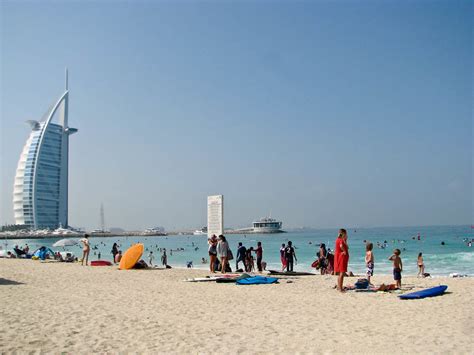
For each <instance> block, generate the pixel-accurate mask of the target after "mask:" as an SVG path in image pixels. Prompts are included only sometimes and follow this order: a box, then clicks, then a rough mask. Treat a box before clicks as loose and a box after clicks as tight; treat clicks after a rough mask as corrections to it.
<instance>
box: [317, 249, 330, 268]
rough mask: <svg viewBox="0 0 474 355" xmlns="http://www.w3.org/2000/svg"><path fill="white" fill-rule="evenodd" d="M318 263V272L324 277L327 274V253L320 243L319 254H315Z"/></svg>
mask: <svg viewBox="0 0 474 355" xmlns="http://www.w3.org/2000/svg"><path fill="white" fill-rule="evenodd" d="M317 256H318V262H319V271H320V272H321V275H325V274H326V273H327V268H328V264H329V260H328V251H327V250H326V244H324V243H321V245H320V246H319V252H318V253H317Z"/></svg>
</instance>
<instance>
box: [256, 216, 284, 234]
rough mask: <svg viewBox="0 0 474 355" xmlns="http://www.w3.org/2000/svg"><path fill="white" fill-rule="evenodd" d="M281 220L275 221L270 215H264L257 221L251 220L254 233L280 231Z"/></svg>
mask: <svg viewBox="0 0 474 355" xmlns="http://www.w3.org/2000/svg"><path fill="white" fill-rule="evenodd" d="M282 225H283V222H281V221H277V220H276V219H274V218H271V217H264V218H261V219H260V220H258V221H255V222H253V232H254V233H281V232H283V231H282V230H281V226H282Z"/></svg>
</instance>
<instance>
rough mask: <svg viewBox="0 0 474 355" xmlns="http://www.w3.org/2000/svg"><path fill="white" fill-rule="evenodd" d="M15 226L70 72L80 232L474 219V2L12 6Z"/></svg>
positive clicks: (9, 120) (72, 206) (4, 204)
mask: <svg viewBox="0 0 474 355" xmlns="http://www.w3.org/2000/svg"><path fill="white" fill-rule="evenodd" d="M0 10H1V37H0V39H1V80H0V85H1V87H0V92H1V94H0V95H1V96H0V99H1V102H0V103H1V111H0V112H1V120H0V159H1V161H0V179H1V180H0V184H1V189H0V224H2V225H3V224H5V223H14V218H13V207H12V190H13V180H14V176H15V170H16V165H17V162H18V158H19V156H20V153H21V151H22V148H23V145H24V144H25V142H26V139H27V137H28V135H29V132H30V129H29V126H28V125H27V124H25V121H26V120H30V119H36V120H39V119H41V117H42V115H43V114H44V113H45V112H46V110H47V109H48V107H49V106H50V105H51V104H52V103H53V102H54V101H56V100H57V99H58V98H59V97H60V95H61V94H62V92H63V91H64V68H65V67H68V68H69V90H70V101H69V105H70V106H69V108H70V110H69V124H70V126H72V127H75V128H78V129H79V132H78V133H77V134H75V135H73V136H71V138H70V154H69V159H70V160H69V169H70V171H69V174H70V176H69V222H70V224H71V225H72V226H76V227H84V228H97V227H99V226H100V205H101V203H103V205H104V211H105V223H106V226H107V227H122V228H125V229H142V228H147V227H152V226H164V227H165V228H166V229H168V230H173V229H184V228H200V227H202V226H204V225H206V221H207V219H206V218H207V217H206V213H207V196H208V195H213V194H223V195H224V206H225V207H224V222H225V226H226V227H243V226H249V225H250V224H251V222H252V221H253V220H255V219H257V218H260V217H264V216H268V215H270V214H271V216H272V217H275V218H277V219H280V220H282V221H283V226H284V227H286V228H289V227H299V226H310V227H316V228H317V227H321V228H322V227H344V226H358V227H370V226H412V225H442V224H471V223H474V213H473V210H474V208H473V200H474V193H473V175H474V173H473V156H474V149H473V144H472V141H473V134H474V131H473V108H472V103H473V91H472V84H473V68H472V65H473V64H472V63H473V39H472V38H473V5H472V2H470V1H405V2H397V1H331V2H330V1H296V2H294V1H263V0H262V1H222V2H220V1H130V2H128V1H116V2H114V1H87V2H86V1H84V2H74V1H71V2H59V1H51V2H49V1H42V2H38V1H20V2H17V1H15V2H14V1H5V0H4V1H1V2H0Z"/></svg>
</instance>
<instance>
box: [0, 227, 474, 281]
mask: <svg viewBox="0 0 474 355" xmlns="http://www.w3.org/2000/svg"><path fill="white" fill-rule="evenodd" d="M418 233H420V235H421V240H420V241H419V240H417V238H416V237H417V235H418ZM336 236H337V229H321V230H317V231H314V232H305V233H281V234H265V235H259V234H247V235H232V234H230V235H228V236H227V239H228V241H229V245H230V247H231V249H232V250H233V252H234V256H235V254H236V250H237V243H238V242H242V243H243V244H244V245H245V246H246V247H250V246H253V247H256V245H257V241H261V242H262V245H263V249H264V254H263V260H264V261H266V262H267V269H279V268H280V267H281V265H280V254H279V250H280V246H281V244H282V243H286V242H287V241H288V240H291V241H292V242H293V245H294V246H295V247H296V255H297V258H298V264H297V265H295V270H297V271H311V270H313V271H314V269H311V266H310V265H311V263H312V262H313V261H314V260H315V259H316V252H317V251H318V250H319V244H320V243H325V244H326V246H327V247H329V248H331V249H334V242H335V238H336ZM413 237H415V240H414V239H412V238H413ZM466 238H467V239H469V240H472V239H473V238H474V229H472V228H471V226H469V225H467V226H434V227H387V228H360V229H356V230H354V229H348V243H349V253H350V259H349V270H350V271H352V272H354V273H355V274H363V273H365V262H364V256H365V242H364V241H371V242H372V243H374V250H373V251H374V255H375V275H377V274H391V272H392V265H391V262H390V261H389V260H388V258H389V257H390V255H391V254H392V252H393V249H395V248H398V249H400V250H401V251H402V253H401V258H402V261H403V266H404V275H416V274H417V272H418V271H417V256H418V253H419V252H422V253H423V257H424V262H425V272H428V273H430V274H431V275H433V276H442V275H449V274H450V273H460V274H468V275H471V276H474V247H469V246H467V243H465V242H464V241H463V239H466ZM55 241H57V239H42V240H33V239H31V240H6V241H4V240H2V241H1V242H0V244H1V246H2V247H3V249H5V248H7V249H12V248H13V247H14V246H15V245H16V244H18V245H20V246H23V245H25V244H26V243H28V245H29V246H30V249H36V248H38V247H39V246H41V245H45V246H49V247H51V246H52V244H53V243H54V242H55ZM385 241H386V242H387V244H386V248H384V249H382V248H379V247H377V242H380V243H381V244H383V242H385ZM90 242H91V246H93V247H96V248H97V249H93V250H91V255H90V260H96V259H97V254H98V253H99V252H100V253H101V259H103V260H104V259H105V260H112V256H111V249H112V244H113V243H114V242H117V243H118V244H119V245H120V249H121V250H122V251H125V250H126V249H127V248H128V247H129V246H130V245H132V244H134V243H137V242H141V243H143V244H144V245H145V248H146V251H145V253H144V255H143V259H144V260H145V261H147V262H148V254H149V252H150V251H153V253H154V254H155V263H160V252H159V251H158V248H166V250H167V252H168V264H170V265H171V266H173V267H185V266H186V263H187V262H188V261H193V264H194V267H195V268H206V269H207V268H208V265H207V264H202V263H201V259H202V258H203V257H204V258H206V259H209V257H208V254H207V237H206V236H193V235H189V236H186V235H178V236H167V237H107V238H91V239H90ZM441 242H444V243H445V245H441ZM180 248H183V249H184V250H182V251H181V250H180V251H176V249H180ZM52 249H53V250H63V248H52ZM171 249H172V250H173V251H172V253H170V250H171ZM66 250H69V251H72V252H73V253H74V254H75V255H76V256H78V257H80V256H81V250H82V247H81V246H80V245H77V246H74V247H69V248H66ZM231 266H232V268H235V260H233V261H232V262H231Z"/></svg>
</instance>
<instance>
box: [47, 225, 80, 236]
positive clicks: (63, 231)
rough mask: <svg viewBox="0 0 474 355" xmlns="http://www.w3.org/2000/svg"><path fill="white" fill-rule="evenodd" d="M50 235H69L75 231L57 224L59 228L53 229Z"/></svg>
mask: <svg viewBox="0 0 474 355" xmlns="http://www.w3.org/2000/svg"><path fill="white" fill-rule="evenodd" d="M51 234H52V235H54V236H56V235H71V234H77V232H75V231H73V230H71V229H69V228H63V227H62V226H61V225H59V228H57V229H55V230H54V231H53V232H52V233H51Z"/></svg>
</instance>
